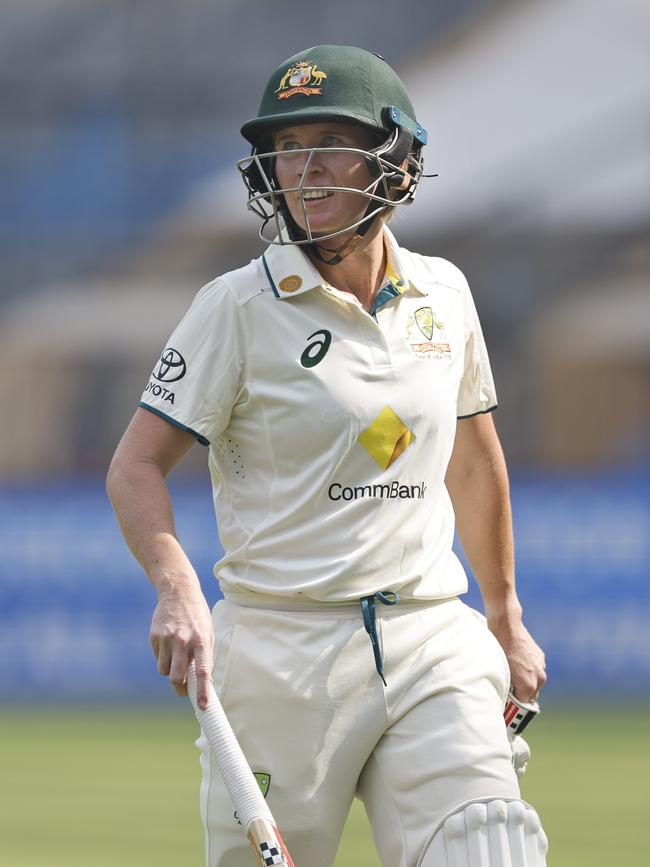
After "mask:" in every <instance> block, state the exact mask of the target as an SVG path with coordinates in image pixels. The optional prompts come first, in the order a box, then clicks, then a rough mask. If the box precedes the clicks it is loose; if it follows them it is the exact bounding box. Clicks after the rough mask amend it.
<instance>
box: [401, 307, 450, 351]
mask: <svg viewBox="0 0 650 867" xmlns="http://www.w3.org/2000/svg"><path fill="white" fill-rule="evenodd" d="M406 342H407V343H408V346H409V349H410V350H411V352H412V353H413V355H415V356H416V357H417V358H427V359H436V358H439V359H450V358H451V346H450V345H449V341H448V340H447V335H446V333H445V323H444V322H442V321H441V320H440V319H438V318H437V316H436V314H435V311H434V310H433V308H432V307H418V309H417V310H415V311H414V312H413V313H409V315H408V319H407V320H406Z"/></svg>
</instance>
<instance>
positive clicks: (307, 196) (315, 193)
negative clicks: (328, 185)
mask: <svg viewBox="0 0 650 867" xmlns="http://www.w3.org/2000/svg"><path fill="white" fill-rule="evenodd" d="M333 195H334V193H333V192H332V191H331V190H309V191H306V192H304V193H303V194H302V197H303V199H304V200H305V201H306V202H313V201H316V200H318V199H329V198H330V196H333Z"/></svg>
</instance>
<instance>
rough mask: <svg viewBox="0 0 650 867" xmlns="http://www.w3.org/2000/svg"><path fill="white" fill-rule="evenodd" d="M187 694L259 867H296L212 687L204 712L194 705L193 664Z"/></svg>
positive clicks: (189, 671) (188, 674)
mask: <svg viewBox="0 0 650 867" xmlns="http://www.w3.org/2000/svg"><path fill="white" fill-rule="evenodd" d="M187 692H188V695H189V697H190V701H191V702H192V707H193V708H194V713H195V714H196V718H197V719H198V721H199V723H200V725H201V728H202V729H203V733H204V734H205V737H206V739H207V741H208V744H209V745H210V750H211V751H212V754H213V756H214V757H215V759H216V761H217V764H218V765H219V770H220V771H221V776H222V778H223V781H224V784H225V786H226V789H227V791H228V794H229V796H230V800H231V801H232V804H233V806H234V808H235V811H236V813H237V816H238V817H239V820H240V821H241V823H242V826H243V828H244V829H245V831H246V836H247V837H248V841H249V843H250V844H251V848H252V849H253V852H254V853H255V858H256V859H257V863H258V865H259V867H271V865H274V864H280V865H285V867H295V865H294V863H293V861H292V860H291V856H290V855H289V852H288V851H287V847H286V846H285V845H284V841H283V840H282V837H281V836H280V832H279V831H278V829H277V826H276V824H275V819H274V818H273V815H272V814H271V811H270V809H269V807H268V804H267V803H266V801H265V799H264V795H263V794H262V792H261V790H260V787H259V785H258V782H257V780H256V779H255V777H254V776H253V772H252V771H251V769H250V767H249V765H248V762H247V761H246V757H245V756H244V753H243V752H242V749H241V747H240V746H239V742H238V741H237V738H236V737H235V733H234V732H233V730H232V728H231V726H230V723H229V722H228V718H227V717H226V714H225V711H224V709H223V707H222V706H221V702H220V701H219V696H218V695H217V693H216V692H215V690H214V687H213V686H212V684H210V689H209V696H208V706H207V707H206V709H205V710H201V708H200V707H199V706H198V704H197V700H196V671H195V668H194V663H193V662H192V663H191V664H190V667H189V668H188V670H187Z"/></svg>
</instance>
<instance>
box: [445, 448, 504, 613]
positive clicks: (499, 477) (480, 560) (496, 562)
mask: <svg viewBox="0 0 650 867" xmlns="http://www.w3.org/2000/svg"><path fill="white" fill-rule="evenodd" d="M447 487H448V489H449V493H450V496H451V498H452V502H453V506H454V512H455V515H456V529H457V532H458V538H459V539H460V543H461V545H462V547H463V550H464V552H465V555H466V557H467V560H468V563H469V565H470V568H471V570H472V572H473V574H474V576H475V578H476V581H477V582H478V585H479V588H480V590H481V595H482V597H483V602H484V604H485V610H486V613H487V615H488V620H490V621H493V622H496V621H500V620H503V619H506V620H507V619H511V618H516V619H518V618H520V617H521V606H520V604H519V600H518V598H517V592H516V589H515V558H514V543H513V535H512V512H511V508H510V489H509V484H508V474H507V470H506V464H505V460H504V457H503V452H502V450H501V447H500V446H499V443H498V441H496V442H494V443H491V444H490V447H489V448H486V449H485V450H484V451H481V452H480V454H478V455H475V458H474V460H473V461H472V462H471V464H470V465H468V466H466V467H463V469H462V472H459V473H457V474H456V475H452V476H450V477H448V479H447Z"/></svg>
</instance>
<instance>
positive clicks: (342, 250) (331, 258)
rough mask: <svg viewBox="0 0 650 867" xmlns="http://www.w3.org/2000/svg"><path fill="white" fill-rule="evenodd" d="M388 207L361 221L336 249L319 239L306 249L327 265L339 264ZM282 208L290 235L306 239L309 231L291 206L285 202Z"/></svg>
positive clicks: (368, 212) (354, 248) (293, 237)
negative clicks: (299, 221) (300, 224)
mask: <svg viewBox="0 0 650 867" xmlns="http://www.w3.org/2000/svg"><path fill="white" fill-rule="evenodd" d="M375 204H376V203H375V202H372V201H371V202H370V204H369V205H368V207H367V209H366V216H368V215H369V214H370V213H371V212H372V210H373V208H374V207H375ZM388 207H390V206H389V205H386V207H384V208H382V210H381V211H378V212H377V213H376V214H375V215H374V216H372V217H369V218H368V219H366V222H365V223H361V225H360V226H358V227H357V229H356V231H355V233H354V234H353V235H352V237H351V238H349V239H348V240H347V241H346V242H345V243H344V244H342V245H341V246H340V247H338V248H337V249H336V250H331V249H330V248H329V247H325V246H324V245H323V244H319V243H318V242H317V241H312V243H311V244H305V245H304V246H305V249H306V250H307V251H308V252H309V254H310V255H311V256H313V257H314V259H318V261H319V262H323V264H325V265H338V264H339V262H342V261H343V259H345V258H347V257H348V256H349V255H350V253H353V252H354V251H355V250H356V249H357V247H358V246H359V244H360V242H361V241H362V240H363V238H364V237H365V235H366V234H367V233H368V231H369V230H370V227H371V226H373V225H374V224H375V221H376V220H377V218H378V217H380V216H381V215H382V214H383V213H384V212H385V211H386V209H387V208H388ZM280 210H281V212H282V216H283V218H284V222H285V225H286V227H287V232H288V233H289V237H290V238H291V239H292V240H294V241H304V240H305V238H306V237H307V233H306V232H305V230H304V229H302V228H301V227H300V226H299V225H298V223H296V221H295V220H294V218H293V217H292V216H291V214H290V212H289V208H288V207H287V206H286V204H285V203H284V202H283V204H282V205H281V206H280Z"/></svg>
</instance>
